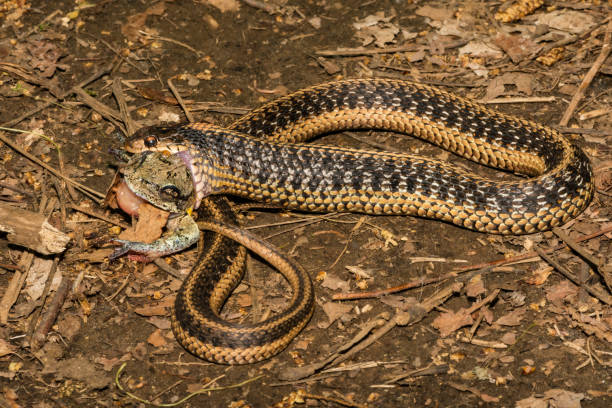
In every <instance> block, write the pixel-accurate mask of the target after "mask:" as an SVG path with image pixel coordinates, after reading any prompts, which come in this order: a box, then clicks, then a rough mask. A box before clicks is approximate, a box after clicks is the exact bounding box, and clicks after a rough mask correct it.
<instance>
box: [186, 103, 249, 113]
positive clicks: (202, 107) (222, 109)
mask: <svg viewBox="0 0 612 408" xmlns="http://www.w3.org/2000/svg"><path fill="white" fill-rule="evenodd" d="M189 106H190V109H191V112H200V111H206V112H217V113H229V114H231V115H244V114H245V113H247V112H249V111H251V109H248V108H236V107H232V106H222V105H220V104H219V103H218V102H194V103H192V104H189Z"/></svg>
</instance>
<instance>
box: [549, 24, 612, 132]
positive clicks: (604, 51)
mask: <svg viewBox="0 0 612 408" xmlns="http://www.w3.org/2000/svg"><path fill="white" fill-rule="evenodd" d="M611 41H612V19H610V21H609V22H608V27H607V28H606V31H605V36H604V41H603V46H602V47H601V52H600V53H599V56H598V57H597V59H596V60H595V62H594V63H593V66H591V69H589V72H587V74H586V75H585V76H584V79H583V80H582V83H581V84H580V86H579V87H578V90H577V91H576V93H575V94H574V96H573V98H572V100H571V102H570V104H569V105H568V107H567V109H566V110H565V113H564V114H563V117H562V118H561V121H560V122H559V125H560V126H567V124H568V123H569V121H570V118H571V117H572V115H573V114H574V111H575V110H576V107H577V106H578V103H579V102H580V100H581V99H582V97H583V96H584V92H585V91H586V89H587V88H588V87H589V85H590V84H591V82H592V81H593V79H594V78H595V75H596V74H597V72H599V69H600V68H601V66H602V65H603V63H604V62H605V61H606V59H607V58H608V56H609V55H610V51H611V50H612V48H611V45H610V42H611Z"/></svg>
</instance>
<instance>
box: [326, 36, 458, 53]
mask: <svg viewBox="0 0 612 408" xmlns="http://www.w3.org/2000/svg"><path fill="white" fill-rule="evenodd" d="M467 43H468V40H460V41H456V42H454V43H452V44H446V45H445V46H444V48H445V49H450V48H457V47H461V46H462V45H465V44H467ZM422 47H423V46H422V45H418V44H408V45H403V46H401V47H389V48H380V49H370V48H363V47H359V48H338V49H337V50H320V51H315V54H316V55H321V56H323V57H356V56H360V55H376V54H393V53H396V52H406V51H416V50H418V49H420V48H422Z"/></svg>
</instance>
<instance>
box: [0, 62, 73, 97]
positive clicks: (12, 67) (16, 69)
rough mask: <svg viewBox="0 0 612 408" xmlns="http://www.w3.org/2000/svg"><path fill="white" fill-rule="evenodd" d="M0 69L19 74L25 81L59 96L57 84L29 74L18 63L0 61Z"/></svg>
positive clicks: (59, 91)
mask: <svg viewBox="0 0 612 408" xmlns="http://www.w3.org/2000/svg"><path fill="white" fill-rule="evenodd" d="M0 69H1V70H3V71H6V72H10V73H12V74H15V75H17V76H20V77H21V78H22V79H23V80H24V81H26V82H29V83H31V84H35V85H38V86H42V87H43V88H45V89H46V90H47V91H49V92H50V93H51V95H53V96H55V97H59V95H61V93H62V92H61V90H60V89H59V88H58V87H57V85H55V84H54V83H53V82H51V81H49V80H46V79H40V78H37V77H35V76H32V75H30V74H29V73H28V71H27V70H26V69H25V68H23V67H21V66H19V65H16V64H11V63H10V62H0Z"/></svg>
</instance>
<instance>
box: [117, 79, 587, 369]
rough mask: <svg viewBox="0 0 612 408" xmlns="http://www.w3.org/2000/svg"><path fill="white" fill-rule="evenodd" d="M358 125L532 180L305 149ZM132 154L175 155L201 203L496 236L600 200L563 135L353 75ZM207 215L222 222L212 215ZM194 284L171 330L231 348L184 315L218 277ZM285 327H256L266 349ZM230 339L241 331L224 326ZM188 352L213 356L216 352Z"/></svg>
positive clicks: (183, 130)
mask: <svg viewBox="0 0 612 408" xmlns="http://www.w3.org/2000/svg"><path fill="white" fill-rule="evenodd" d="M359 129H380V130H387V131H393V132H399V133H406V134H411V135H414V136H417V137H419V138H421V139H424V140H426V141H429V142H431V143H433V144H435V145H437V146H440V147H442V148H444V149H446V150H448V151H450V152H453V153H455V154H457V155H459V156H462V157H465V158H467V159H470V160H472V161H475V162H478V163H481V164H485V165H487V166H491V167H494V168H498V169H503V170H508V171H511V172H514V173H517V174H520V175H526V176H529V177H530V178H521V179H517V180H513V181H496V180H491V179H487V178H483V177H479V176H477V175H475V174H472V173H468V172H467V171H465V170H462V169H460V168H458V167H455V166H452V165H450V164H448V163H445V162H442V161H438V160H433V159H429V158H423V157H418V156H413V155H407V154H397V153H388V152H379V151H367V150H357V149H349V148H341V147H331V146H318V145H312V144H304V143H302V142H306V141H308V140H310V139H312V138H314V137H316V136H319V135H321V134H324V133H329V132H334V131H342V130H359ZM126 148H127V150H128V151H131V152H141V151H144V150H157V151H168V152H171V153H175V154H178V155H180V156H181V157H182V159H183V161H184V162H185V163H186V164H187V166H188V167H189V169H190V172H191V174H192V176H193V178H194V184H195V187H196V192H197V202H200V201H201V200H203V198H204V197H207V196H208V195H210V194H228V195H237V196H241V197H245V198H249V199H253V200H257V201H263V202H269V203H275V204H278V205H281V206H284V207H286V208H290V209H299V210H305V211H315V212H328V211H340V212H342V211H344V212H347V211H348V212H361V213H367V214H401V215H418V216H422V217H427V218H435V219H440V220H443V221H447V222H451V223H454V224H456V225H459V226H462V227H465V228H469V229H473V230H477V231H482V232H491V233H499V234H524V233H533V232H538V231H544V230H547V229H550V228H552V227H555V226H558V225H561V224H563V223H565V222H567V221H568V220H569V219H571V218H573V217H575V216H577V215H578V214H579V213H580V212H581V211H582V210H584V209H585V208H586V206H587V205H588V203H589V201H590V199H591V196H592V194H593V182H592V172H591V167H590V163H589V161H588V159H587V157H586V156H585V154H584V153H583V152H582V150H581V149H579V148H578V147H576V146H575V145H574V144H572V143H571V142H569V141H568V140H567V139H565V138H564V137H563V136H562V135H561V134H559V133H558V132H557V131H555V130H553V129H551V128H549V127H546V126H542V125H540V124H537V123H534V122H531V121H527V120H523V119H520V118H517V117H514V116H510V115H505V114H502V113H499V112H496V111H494V110H491V109H489V108H487V107H486V106H484V105H481V104H478V103H476V102H473V101H470V100H467V99H464V98H461V97H458V96H455V95H453V94H450V93H447V92H445V91H442V90H440V89H437V88H434V87H430V86H426V85H421V84H417V83H412V82H407V81H394V80H385V79H355V80H345V81H338V82H332V83H328V84H324V85H319V86H314V87H311V88H307V89H304V90H301V91H297V92H295V93H293V94H291V95H288V96H286V97H283V98H280V99H278V100H276V101H273V102H271V103H269V104H267V105H264V106H262V107H260V108H258V109H255V110H253V111H251V112H250V113H248V114H246V115H245V116H243V117H241V118H240V119H239V120H237V121H236V122H235V123H234V124H232V125H231V126H230V127H229V128H228V129H222V128H219V127H216V126H213V125H209V124H203V123H190V124H183V125H178V126H173V127H157V128H145V129H141V130H140V131H139V132H138V133H137V134H136V135H135V136H134V138H133V139H132V140H131V141H130V142H128V144H127V146H126ZM206 205H210V204H203V206H204V207H206ZM213 207H215V206H213ZM215 208H216V207H215ZM228 211H229V210H228ZM230 212H231V211H230ZM224 213H225V211H224ZM210 215H212V216H213V217H214V216H221V214H214V211H212V213H211V214H210ZM230 221H232V222H234V220H230ZM215 239H219V238H215ZM213 242H214V240H213ZM213 246H214V244H213ZM236 250H237V249H236ZM215 251H216V249H213V248H212V246H209V247H208V248H207V250H206V251H205V252H206V253H208V254H209V255H207V256H209V257H211V256H218V257H219V262H221V263H223V259H221V258H226V257H227V254H223V253H222V251H220V250H219V251H218V252H215ZM208 265H211V264H210V263H209V264H208ZM224 267H229V266H227V265H226V266H224ZM199 269H201V268H198V266H196V267H195V269H194V271H196V270H199ZM192 275H194V273H193V272H192ZM195 275H196V276H195V277H193V279H196V280H198V282H199V280H205V277H204V276H200V275H203V273H196V274H195ZM190 278H191V277H190ZM198 285H200V286H202V288H201V289H202V290H203V291H204V292H203V293H206V295H200V294H198V293H196V291H194V292H192V293H190V296H195V297H197V298H198V299H195V300H194V299H189V300H186V299H185V294H184V293H183V291H182V292H181V293H179V295H178V297H177V309H176V321H177V323H176V325H177V327H179V328H178V330H177V328H175V334H177V338H179V341H181V336H187V337H189V338H193V337H196V338H197V337H199V338H201V339H202V341H201V342H203V343H206V344H217V343H216V342H217V341H218V342H219V344H222V345H228V350H229V347H231V346H232V345H230V343H231V340H223V339H222V338H221V337H222V336H221V334H219V335H218V337H216V336H217V334H215V335H214V336H213V337H208V335H209V333H208V332H207V330H209V328H206V327H202V325H200V324H198V325H197V327H196V326H195V325H194V324H193V320H192V319H193V313H194V312H193V309H189V308H192V307H194V308H195V307H196V306H195V304H196V303H197V302H202V301H203V302H204V303H210V299H212V298H213V297H211V296H210V293H213V292H214V291H215V290H219V289H215V287H216V286H215V285H217V283H216V282H212V283H205V282H202V283H198ZM199 290H200V287H198V291H199ZM211 291H212V292H211ZM228 292H229V291H228ZM215 299H216V298H215ZM224 299H225V298H223V300H224ZM223 300H221V301H218V300H215V302H221V304H216V305H215V307H214V308H213V309H217V310H216V311H215V310H212V313H213V314H214V313H216V312H218V308H220V307H221V305H222V302H223ZM186 302H188V306H185V305H186V304H187V303H186ZM217 306H218V308H217ZM302 315H303V316H306V315H308V316H309V315H310V314H309V313H302ZM283 317H284V316H283V314H280V315H279V317H278V318H279V319H280V320H282V319H283ZM205 318H207V317H205ZM190 319H191V320H190ZM304 324H305V323H304ZM285 329H286V328H283V329H282V330H281V328H280V327H277V326H274V325H272V326H268V328H267V329H266V330H262V331H261V332H259V335H261V337H262V338H264V340H265V341H266V342H264V347H265V346H267V345H268V344H270V343H272V342H273V340H272V339H273V338H277V339H278V338H280V337H282V336H281V333H284V334H286V332H283V330H285ZM181 331H186V332H187V333H188V334H186V335H185V334H184V333H183V332H181ZM274 335H276V337H274ZM223 336H228V337H229V338H235V337H236V336H238V334H237V332H231V331H227V332H225V333H223ZM181 342H182V341H181ZM247 343H248V342H247ZM247 343H244V344H243V345H242V346H238V348H240V347H242V348H244V346H245V344H247ZM255 343H257V342H255V341H253V342H252V343H248V344H255ZM287 343H288V341H287V342H286V343H284V344H282V345H281V347H280V348H282V347H284V346H285V345H286V344H287ZM182 344H183V345H185V343H184V342H182ZM258 344H260V345H261V343H258ZM200 346H201V345H200ZM200 346H198V347H200ZM224 347H225V346H224ZM254 347H255V346H254ZM257 347H260V346H257ZM187 348H188V349H190V351H192V352H194V353H195V354H197V355H199V356H200V357H204V358H207V359H211V358H210V354H211V353H210V352H208V354H207V353H206V352H204V351H202V350H194V349H193V348H190V347H187ZM247 348H248V347H247ZM278 351H279V350H278V349H277V350H275V351H274V352H278ZM226 353H230V354H231V351H227V352H226ZM231 358H233V357H230V358H228V357H223V358H217V357H215V356H213V357H212V360H214V361H218V362H229V363H241V362H253V361H257V360H258V359H259V358H254V357H251V356H248V357H246V358H245V357H244V353H243V354H242V355H241V357H240V358H241V359H243V360H241V361H233V360H232V361H230V360H231ZM264 358H265V357H264Z"/></svg>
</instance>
